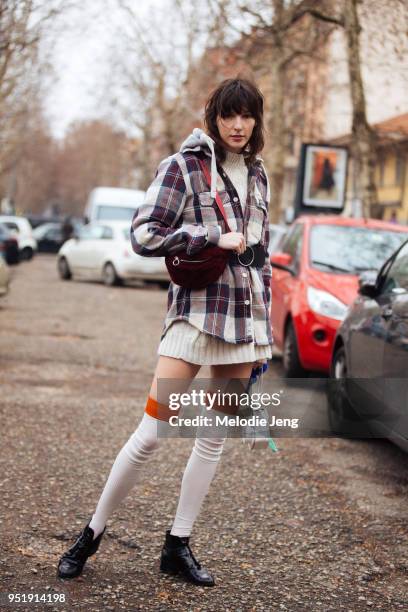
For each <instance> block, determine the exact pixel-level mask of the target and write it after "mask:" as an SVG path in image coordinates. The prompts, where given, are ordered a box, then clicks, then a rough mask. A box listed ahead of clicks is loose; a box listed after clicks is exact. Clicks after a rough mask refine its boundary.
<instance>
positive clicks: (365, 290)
mask: <svg viewBox="0 0 408 612" xmlns="http://www.w3.org/2000/svg"><path fill="white" fill-rule="evenodd" d="M358 293H359V294H360V295H364V296H366V297H369V298H374V297H375V296H376V295H377V293H378V285H377V273H376V272H374V271H373V270H372V271H367V272H363V273H362V274H360V276H359V277H358Z"/></svg>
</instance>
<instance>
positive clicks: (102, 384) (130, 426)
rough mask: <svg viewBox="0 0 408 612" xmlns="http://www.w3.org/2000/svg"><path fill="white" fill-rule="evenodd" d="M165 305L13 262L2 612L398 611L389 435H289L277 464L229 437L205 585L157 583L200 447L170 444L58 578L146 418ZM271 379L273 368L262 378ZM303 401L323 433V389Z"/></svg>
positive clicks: (196, 535) (1, 322) (207, 541)
mask: <svg viewBox="0 0 408 612" xmlns="http://www.w3.org/2000/svg"><path fill="white" fill-rule="evenodd" d="M166 299H167V295H166V291H163V290H160V289H158V288H157V287H155V286H151V287H148V288H143V287H139V288H136V287H131V288H130V287H127V288H107V287H104V286H103V285H100V284H97V283H86V282H74V281H71V282H62V281H60V280H59V279H58V277H57V274H56V267H55V258H54V257H53V256H43V257H37V258H35V259H34V260H33V261H31V262H26V263H23V264H21V265H19V266H17V267H15V268H13V281H12V285H11V290H10V293H9V295H8V296H7V297H6V298H4V299H3V300H2V301H1V303H0V381H1V403H0V411H1V417H2V425H3V426H2V428H1V448H0V532H1V554H0V581H1V583H0V584H1V586H0V591H1V592H2V593H3V595H2V596H1V597H3V599H1V597H0V602H1V601H3V603H4V602H5V599H4V598H5V595H4V593H14V594H16V593H31V594H32V593H39V594H41V593H47V594H53V595H56V594H64V595H65V597H66V602H65V603H58V604H55V605H50V606H49V605H47V606H46V605H45V604H38V605H36V606H34V605H28V604H25V605H20V606H17V605H14V607H13V609H19V610H23V609H24V610H31V609H33V608H35V609H55V610H92V612H94V611H97V610H161V611H167V610H180V611H183V612H184V611H186V610H191V611H196V610H197V611H201V610H203V611H204V610H209V611H213V610H214V611H217V612H218V611H220V610H231V611H233V612H238V611H240V610H241V611H247V610H256V611H258V610H259V611H262V610H265V611H270V610H290V611H292V610H293V611H304V610H324V611H326V610H333V611H338V610H350V611H352V612H355V611H359V610H367V609H370V610H404V609H405V610H406V609H407V608H408V594H407V591H408V550H407V518H408V517H407V514H408V511H407V508H408V504H407V493H408V456H407V455H405V454H403V453H402V452H401V451H400V450H399V449H398V448H396V447H394V446H393V445H392V444H391V443H389V442H387V441H383V440H343V439H337V438H323V437H322V438H313V439H306V438H302V439H299V438H296V439H289V438H281V439H279V440H278V441H277V443H278V447H279V452H278V453H272V452H271V451H270V450H269V449H266V450H258V451H252V452H251V451H249V450H248V449H247V448H246V447H245V446H244V445H243V444H242V442H241V441H240V440H228V442H227V444H226V448H225V452H224V456H223V458H222V460H221V463H220V465H219V467H218V470H217V473H216V476H215V478H214V481H213V483H212V485H211V489H210V493H209V495H208V496H207V498H206V500H205V503H204V506H203V508H202V511H201V513H200V516H199V518H198V520H197V522H196V524H195V526H194V531H193V534H192V537H191V546H192V549H193V551H194V554H195V555H196V557H197V558H198V559H199V560H200V561H201V562H202V564H203V565H205V567H207V568H208V569H209V570H210V571H211V572H212V573H213V574H214V576H215V579H216V582H217V584H216V586H215V587H214V588H212V589H205V588H198V587H195V586H192V585H188V584H186V583H183V582H180V581H179V580H178V579H175V578H169V577H168V576H164V575H161V574H160V573H159V571H158V563H159V558H160V549H161V546H162V544H163V539H164V532H165V530H166V529H167V528H169V527H170V526H171V521H172V518H173V516H174V513H175V509H176V505H177V500H178V493H179V487H180V481H181V477H182V473H183V470H184V466H185V464H186V462H187V459H188V457H189V454H190V451H191V446H192V441H191V440H185V439H178V438H176V439H171V440H166V441H164V444H162V446H161V447H160V448H159V449H158V451H157V453H156V454H155V456H154V457H153V458H152V460H151V461H150V462H149V463H147V464H146V465H145V466H144V467H145V478H144V479H143V481H142V483H141V484H140V486H138V487H136V489H135V490H134V491H132V492H131V494H130V495H129V496H128V498H127V499H126V500H125V501H124V502H123V504H122V506H121V507H120V508H119V509H118V510H117V511H116V512H115V513H114V515H113V516H112V517H111V519H110V521H109V523H108V528H107V533H106V537H105V538H104V539H103V541H102V544H101V547H100V549H99V551H98V553H97V555H96V556H95V557H93V558H92V559H90V560H89V561H88V563H87V565H86V567H85V570H84V573H83V575H82V576H81V577H79V578H77V579H75V580H74V581H71V582H69V581H68V582H67V581H61V580H59V579H57V578H56V566H57V562H58V559H59V557H60V555H61V553H62V552H63V551H64V550H65V549H66V548H67V547H68V545H70V543H71V542H72V541H73V539H74V538H75V536H76V535H77V534H78V533H79V531H80V530H81V528H82V527H83V526H84V524H85V522H86V520H87V519H88V518H89V517H90V515H91V514H92V512H93V510H94V508H95V505H96V502H97V500H98V498H99V495H100V492H101V490H102V487H103V485H104V483H105V480H106V477H107V475H108V473H109V470H110V468H111V465H112V463H113V461H114V459H115V457H116V455H117V453H118V451H119V450H120V448H121V447H122V445H123V444H124V443H125V442H126V440H127V439H128V437H129V435H130V434H131V433H132V432H133V430H134V429H135V427H136V426H137V423H138V422H139V420H140V418H141V416H142V413H143V408H144V404H145V401H146V396H147V393H148V390H149V387H150V382H151V377H152V374H153V369H154V366H155V362H156V350H157V346H158V342H159V338H160V334H161V328H162V322H163V318H164V315H165V309H166ZM205 375H206V373H205V370H204V371H203V372H202V373H200V376H205ZM280 375H281V365H280V362H279V360H278V359H274V360H273V362H272V363H271V368H270V370H269V372H268V377H269V380H270V382H271V381H273V382H274V383H275V381H274V380H273V379H279V377H280ZM298 393H299V399H300V401H301V402H302V404H303V405H304V406H307V407H308V410H310V411H314V414H315V416H316V419H317V421H319V422H321V423H324V422H325V419H326V414H325V401H324V394H322V393H321V392H318V391H317V392H311V391H310V390H308V388H307V385H305V388H304V389H301V390H298ZM0 608H2V604H1V603H0ZM4 609H10V608H6V607H4Z"/></svg>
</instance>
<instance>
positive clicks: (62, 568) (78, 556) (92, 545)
mask: <svg viewBox="0 0 408 612" xmlns="http://www.w3.org/2000/svg"><path fill="white" fill-rule="evenodd" d="M90 522H91V521H89V522H88V523H87V525H86V526H85V527H84V529H83V530H82V531H81V533H80V534H79V537H78V539H77V541H76V542H75V544H73V546H71V548H70V549H69V550H67V552H65V553H64V554H63V555H62V557H61V559H60V560H59V563H58V571H57V576H58V577H59V578H75V577H76V576H79V575H80V574H81V573H82V570H83V567H84V565H85V562H86V560H87V559H88V557H90V556H91V555H94V554H95V553H96V551H97V550H98V548H99V544H100V543H101V540H102V536H103V534H104V533H105V529H106V527H105V529H104V530H103V531H102V533H100V534H99V535H98V537H97V538H95V540H94V539H93V536H94V530H93V529H92V528H91V527H89V523H90Z"/></svg>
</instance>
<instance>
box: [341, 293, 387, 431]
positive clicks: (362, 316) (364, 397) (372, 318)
mask: <svg viewBox="0 0 408 612" xmlns="http://www.w3.org/2000/svg"><path fill="white" fill-rule="evenodd" d="M386 301H387V300H386V298H385V297H384V296H383V295H381V294H379V295H376V296H375V297H368V296H362V295H359V296H358V297H357V298H356V300H355V302H354V305H353V314H352V317H351V318H350V323H349V334H348V360H349V368H348V369H349V377H350V378H349V380H348V382H347V390H348V394H349V397H350V399H351V402H352V403H353V404H354V405H355V406H358V410H359V413H360V416H361V417H362V418H366V419H367V420H370V419H372V418H376V417H377V416H378V415H380V414H382V412H383V408H384V378H383V357H384V344H385V338H386V335H387V321H386V319H385V318H384V316H383V311H384V309H385V308H386Z"/></svg>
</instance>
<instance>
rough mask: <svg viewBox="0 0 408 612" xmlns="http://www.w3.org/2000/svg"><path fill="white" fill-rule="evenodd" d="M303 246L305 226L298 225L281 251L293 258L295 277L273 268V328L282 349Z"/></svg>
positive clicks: (292, 267) (294, 227)
mask: <svg viewBox="0 0 408 612" xmlns="http://www.w3.org/2000/svg"><path fill="white" fill-rule="evenodd" d="M302 245H303V224H301V223H296V224H295V225H293V227H292V228H291V229H290V230H289V232H288V234H287V235H286V237H285V239H284V241H283V244H282V249H281V251H282V253H288V254H289V255H291V257H292V264H291V266H290V267H291V269H292V270H293V275H292V274H291V273H290V272H286V271H285V270H279V269H278V268H273V271H272V284H271V287H272V327H273V330H274V337H275V340H276V342H277V344H278V345H279V346H281V347H282V345H283V341H284V332H285V329H284V327H285V321H286V316H287V313H288V310H289V309H290V299H291V296H292V295H293V291H294V289H295V285H296V283H298V282H299V280H298V279H299V272H300V257H301V252H302Z"/></svg>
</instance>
